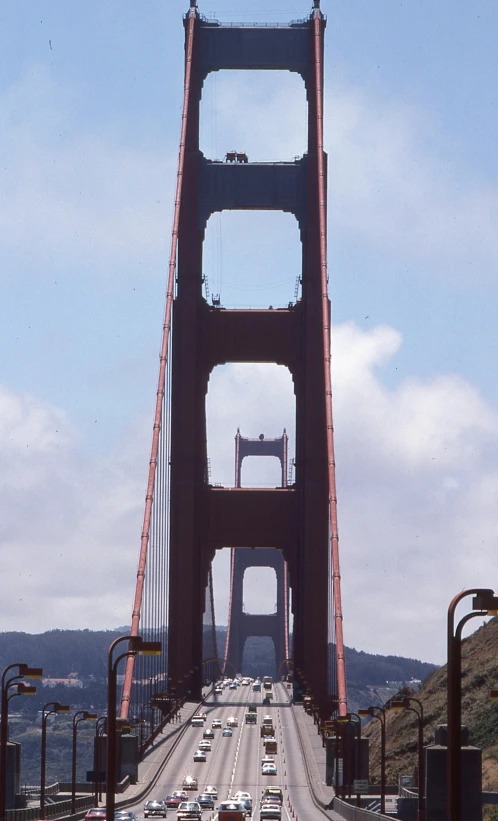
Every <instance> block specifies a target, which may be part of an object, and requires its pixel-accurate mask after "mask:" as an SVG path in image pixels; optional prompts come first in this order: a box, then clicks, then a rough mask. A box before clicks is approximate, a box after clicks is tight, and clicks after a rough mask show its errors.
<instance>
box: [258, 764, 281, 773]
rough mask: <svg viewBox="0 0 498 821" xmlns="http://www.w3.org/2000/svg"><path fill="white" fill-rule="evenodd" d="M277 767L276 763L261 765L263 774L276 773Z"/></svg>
mask: <svg viewBox="0 0 498 821" xmlns="http://www.w3.org/2000/svg"><path fill="white" fill-rule="evenodd" d="M276 774H277V768H276V766H275V764H263V766H262V767H261V775H276Z"/></svg>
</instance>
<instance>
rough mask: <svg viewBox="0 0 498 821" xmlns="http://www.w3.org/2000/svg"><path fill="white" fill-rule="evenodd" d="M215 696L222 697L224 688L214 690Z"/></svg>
mask: <svg viewBox="0 0 498 821" xmlns="http://www.w3.org/2000/svg"><path fill="white" fill-rule="evenodd" d="M214 694H215V696H222V695H223V687H215V688H214Z"/></svg>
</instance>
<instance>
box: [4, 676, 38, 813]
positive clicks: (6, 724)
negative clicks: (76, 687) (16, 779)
mask: <svg viewBox="0 0 498 821" xmlns="http://www.w3.org/2000/svg"><path fill="white" fill-rule="evenodd" d="M14 667H17V673H16V675H14V676H11V678H9V679H7V673H9V671H10V670H13V669H14ZM42 675H43V670H42V669H41V667H29V665H27V664H18V663H16V664H9V665H8V666H7V667H6V668H5V669H4V671H3V673H2V680H1V687H2V694H1V702H2V715H1V718H0V821H4V819H5V805H6V796H7V786H6V779H7V742H8V739H9V696H8V689H9V687H10V686H11V685H12V684H13V683H14V682H16V681H19V679H21V678H24V677H26V678H29V679H39V678H41V677H42ZM35 692H36V689H35ZM23 693H24V695H32V693H30V692H26V688H23ZM21 694H22V693H20V692H19V693H18V695H21Z"/></svg>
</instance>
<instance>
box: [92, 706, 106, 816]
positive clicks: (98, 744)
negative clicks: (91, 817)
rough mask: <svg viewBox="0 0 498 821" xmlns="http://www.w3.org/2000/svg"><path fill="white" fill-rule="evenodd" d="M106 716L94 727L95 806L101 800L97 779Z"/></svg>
mask: <svg viewBox="0 0 498 821" xmlns="http://www.w3.org/2000/svg"><path fill="white" fill-rule="evenodd" d="M106 727H107V716H101V717H100V718H98V719H97V723H96V725H95V749H94V757H93V761H94V768H95V805H96V806H97V807H98V806H99V799H100V800H102V791H101V786H102V785H101V783H100V779H99V772H100V768H101V767H102V764H103V762H102V741H101V738H102V735H103V734H104V733H105V732H106Z"/></svg>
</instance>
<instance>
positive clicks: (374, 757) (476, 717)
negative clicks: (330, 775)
mask: <svg viewBox="0 0 498 821" xmlns="http://www.w3.org/2000/svg"><path fill="white" fill-rule="evenodd" d="M497 646H498V619H496V618H495V619H492V620H491V621H490V622H488V623H487V624H486V625H484V626H483V627H481V628H480V629H479V630H477V632H476V633H474V634H473V635H472V636H470V637H469V638H468V639H465V640H464V641H463V644H462V723H463V724H466V725H467V726H468V728H469V734H470V743H471V744H474V745H476V746H478V747H481V748H482V750H483V789H484V790H498V703H497V702H495V701H491V700H490V698H489V691H490V690H491V689H495V688H497V687H498V655H497V652H496V648H497ZM405 692H408V691H405ZM416 697H417V698H418V699H420V701H421V702H422V704H423V707H424V718H425V731H424V742H425V743H426V744H432V743H434V731H435V729H436V728H437V727H438V726H439V724H445V723H446V702H447V696H446V666H445V667H442V668H440V669H439V670H437V671H436V672H435V673H433V675H431V676H430V677H429V678H428V679H427V681H426V682H425V683H424V684H423V686H422V687H421V688H420V690H419V691H418V692H417V693H416ZM361 706H365V707H366V706H368V704H367V703H364V704H363V705H361ZM415 706H416V705H415ZM364 735H365V736H368V737H369V738H370V777H371V780H372V781H374V782H375V781H377V782H378V780H379V775H380V722H378V721H371V722H370V724H369V725H368V726H367V727H366V728H365V729H364ZM416 765H417V720H416V718H415V716H414V715H413V713H409V712H387V723H386V772H387V779H388V782H389V783H391V784H392V783H396V782H397V778H398V775H401V774H403V775H411V774H413V772H414V770H415V768H416ZM489 817H492V816H489Z"/></svg>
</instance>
